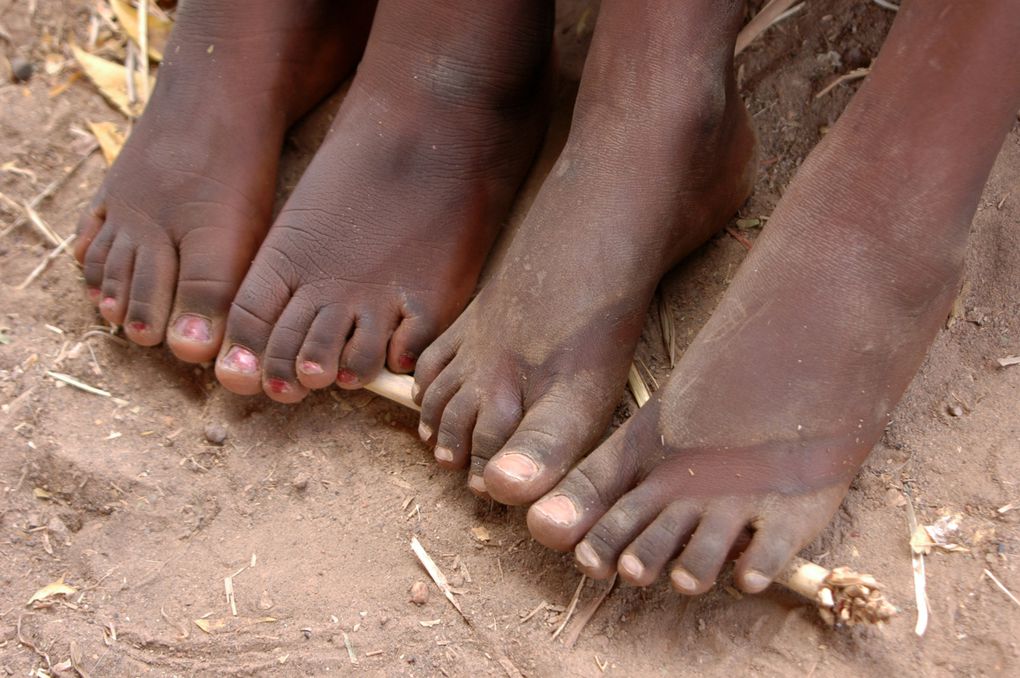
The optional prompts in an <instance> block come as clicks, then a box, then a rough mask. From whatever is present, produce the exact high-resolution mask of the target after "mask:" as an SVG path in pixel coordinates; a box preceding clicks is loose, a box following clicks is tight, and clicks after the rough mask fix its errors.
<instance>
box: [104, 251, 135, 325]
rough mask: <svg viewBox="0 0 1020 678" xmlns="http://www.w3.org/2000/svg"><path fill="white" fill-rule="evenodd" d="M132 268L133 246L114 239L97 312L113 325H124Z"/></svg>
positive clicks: (133, 263)
mask: <svg viewBox="0 0 1020 678" xmlns="http://www.w3.org/2000/svg"><path fill="white" fill-rule="evenodd" d="M134 268H135V247H134V245H133V244H132V243H131V241H130V240H128V239H127V238H124V237H120V238H116V239H115V240H114V242H113V246H112V247H110V253H109V254H108V255H107V257H106V266H105V267H104V268H103V284H102V286H101V287H100V297H99V312H100V313H101V314H102V315H103V317H104V318H106V319H107V320H109V321H110V322H111V323H114V324H115V325H121V324H123V323H124V314H125V313H126V312H127V306H128V299H129V298H130V294H129V292H130V290H131V276H132V273H133V272H134Z"/></svg>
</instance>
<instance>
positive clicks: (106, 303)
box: [99, 297, 117, 308]
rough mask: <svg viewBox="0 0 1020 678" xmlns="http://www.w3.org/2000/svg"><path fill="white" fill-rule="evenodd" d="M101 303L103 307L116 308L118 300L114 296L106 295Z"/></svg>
mask: <svg viewBox="0 0 1020 678" xmlns="http://www.w3.org/2000/svg"><path fill="white" fill-rule="evenodd" d="M99 305H100V306H101V307H103V308H114V307H115V306H116V305H117V300H116V299H114V298H113V297H106V298H105V299H103V301H102V303H100V304H99Z"/></svg>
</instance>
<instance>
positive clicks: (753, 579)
mask: <svg viewBox="0 0 1020 678" xmlns="http://www.w3.org/2000/svg"><path fill="white" fill-rule="evenodd" d="M771 583H772V580H771V579H769V578H768V577H766V576H765V575H763V574H762V573H761V572H758V571H757V570H748V571H747V572H745V573H744V589H745V590H746V591H748V592H749V593H758V592H760V591H764V590H765V589H767V588H768V587H769V584H771Z"/></svg>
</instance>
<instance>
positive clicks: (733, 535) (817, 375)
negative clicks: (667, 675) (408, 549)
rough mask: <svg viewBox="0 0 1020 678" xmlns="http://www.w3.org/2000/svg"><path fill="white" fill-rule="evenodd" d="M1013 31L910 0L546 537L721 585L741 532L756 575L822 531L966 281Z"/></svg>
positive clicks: (585, 555) (543, 521)
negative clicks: (721, 289)
mask: <svg viewBox="0 0 1020 678" xmlns="http://www.w3.org/2000/svg"><path fill="white" fill-rule="evenodd" d="M1017 35H1020V5H1018V4H1017V3H1015V2H1012V0H989V1H988V2H979V3H959V2H952V1H950V0H908V1H906V2H904V3H903V4H902V6H901V9H900V12H899V14H898V16H897V19H896V21H895V24H894V27H893V29H892V31H891V33H890V35H889V37H888V39H887V42H886V44H885V46H884V47H883V49H882V52H881V54H880V55H879V57H878V60H877V62H876V65H875V67H874V69H873V71H872V74H871V76H870V77H869V78H868V80H867V81H866V83H865V84H864V85H863V86H862V88H861V90H860V92H859V93H858V94H857V96H856V97H855V98H854V100H853V102H852V104H851V105H850V106H849V107H848V109H847V110H846V112H845V113H844V114H843V116H842V117H841V118H840V120H839V121H838V123H837V124H836V125H835V126H834V128H833V129H832V130H831V131H830V132H829V133H828V135H826V137H825V139H824V141H823V142H822V143H821V144H819V146H818V148H817V149H816V150H815V151H814V152H813V153H812V154H811V156H810V157H809V158H808V160H807V161H806V162H805V163H804V165H803V166H802V168H801V170H800V171H799V172H798V174H797V176H796V178H795V180H794V182H793V183H792V184H791V186H790V188H789V190H788V191H787V193H786V195H785V196H784V197H783V199H782V201H781V202H780V204H779V205H778V206H777V208H776V210H775V212H774V213H773V215H772V217H771V218H770V219H769V223H768V225H767V227H766V228H765V230H764V233H763V235H762V236H761V238H759V239H758V240H757V241H756V242H755V245H754V248H753V250H752V252H751V254H750V255H749V256H748V258H747V259H746V261H745V262H744V264H743V265H742V266H741V268H740V270H739V272H738V274H737V276H736V277H735V279H734V281H733V283H732V285H731V286H730V288H729V290H728V291H727V293H726V295H725V296H724V298H723V300H722V302H721V303H720V305H719V307H718V309H717V310H716V311H715V313H714V314H713V316H712V318H711V319H710V321H709V322H708V323H707V324H706V326H705V327H704V329H703V330H702V331H701V333H700V334H699V335H698V336H697V338H696V339H695V341H694V342H693V344H692V345H691V347H690V348H689V349H688V350H687V351H686V353H685V354H684V356H683V359H682V360H681V362H680V364H679V365H678V366H677V368H676V370H675V373H674V375H673V376H672V377H671V379H670V380H669V381H668V382H667V383H666V384H665V385H664V386H663V388H662V389H661V390H660V391H659V392H658V393H656V395H655V397H654V398H653V400H652V402H651V403H649V404H648V405H647V406H646V407H645V408H644V409H642V410H641V411H639V412H638V413H637V414H636V415H635V416H634V417H632V418H631V420H630V421H628V422H627V423H626V424H625V425H624V426H622V427H621V428H620V429H619V430H617V431H616V432H615V433H614V434H613V435H612V436H611V437H610V438H609V440H608V441H606V443H605V444H603V445H602V446H601V447H599V448H598V449H596V450H595V451H594V452H593V453H592V454H591V455H590V456H588V457H587V458H586V459H585V460H584V461H583V462H581V464H579V465H578V467H577V468H576V469H575V470H574V471H572V472H571V473H570V474H569V475H567V477H566V478H565V479H564V480H563V481H562V482H561V483H560V484H559V485H558V486H557V487H556V488H555V489H553V490H552V492H550V493H549V494H548V495H546V496H545V497H544V498H543V499H542V500H540V501H539V502H538V503H536V504H534V505H533V506H532V507H531V509H530V511H529V513H528V525H529V528H530V530H531V533H532V534H533V535H534V536H535V538H536V539H538V540H539V541H540V542H542V543H543V544H546V545H548V546H550V547H552V548H556V549H564V550H565V549H571V548H573V549H574V552H575V554H576V557H577V562H578V565H579V567H580V568H581V570H582V571H583V572H585V573H586V574H589V575H591V576H593V577H607V576H609V575H610V574H612V573H613V572H619V574H620V575H621V576H622V577H623V578H624V579H625V580H627V581H629V582H631V583H634V584H638V585H647V584H649V583H651V582H652V581H654V580H655V579H656V577H657V576H658V575H659V573H660V572H661V571H662V570H663V569H664V568H666V567H667V566H668V564H669V563H670V561H672V560H673V559H674V558H676V562H675V563H674V564H672V565H671V566H669V567H670V578H671V581H672V583H673V585H674V587H675V588H676V589H677V590H679V591H680V592H682V593H686V594H697V593H701V592H703V591H705V590H707V589H708V588H709V587H711V586H712V584H713V582H714V581H715V579H716V576H717V574H718V572H719V570H720V568H721V567H722V565H723V564H724V562H725V561H726V558H727V555H728V554H729V553H730V552H731V551H732V550H733V549H734V545H735V544H736V543H738V542H739V540H740V539H741V538H742V537H743V536H744V534H745V532H747V531H750V532H752V533H753V536H752V538H751V540H750V544H749V545H748V546H747V547H746V549H744V550H743V553H742V555H740V557H739V559H738V561H737V567H736V578H737V582H738V584H739V585H740V586H741V587H742V588H743V589H744V590H745V591H748V592H757V591H761V590H762V589H764V588H765V587H766V586H768V585H769V583H770V582H771V581H772V579H773V578H774V577H775V576H776V575H777V573H778V572H779V571H780V570H781V568H782V567H783V566H784V564H785V563H786V562H788V561H789V559H790V558H791V557H792V556H793V555H794V554H795V553H796V552H797V551H798V550H800V549H801V548H802V547H803V546H805V545H806V544H807V543H808V542H810V541H811V540H812V539H814V537H815V536H816V535H817V533H818V532H819V531H821V530H822V529H823V528H824V527H825V525H826V524H827V523H828V522H829V520H830V519H831V516H832V514H833V513H834V511H835V510H836V508H837V507H838V505H839V503H840V501H841V500H842V498H843V496H844V494H845V492H846V489H847V486H848V485H849V483H850V481H851V479H852V478H853V477H854V475H855V474H856V473H857V470H858V469H859V467H860V465H861V463H862V462H863V461H864V459H865V458H866V456H867V455H868V453H869V451H870V450H871V449H872V447H873V446H874V445H875V444H876V443H877V441H878V440H879V438H880V437H881V435H882V431H883V429H884V427H885V426H886V424H887V422H888V421H889V413H890V411H891V410H892V408H893V407H894V406H895V404H896V402H897V401H898V400H899V398H900V397H901V395H902V393H903V391H904V389H905V388H906V386H907V385H908V384H909V382H910V380H911V378H912V377H913V375H914V374H915V372H916V371H917V369H918V367H919V366H920V364H921V361H922V359H923V358H924V355H925V352H926V351H927V349H928V346H929V345H930V344H931V341H932V339H933V338H934V336H935V334H936V332H937V331H938V328H939V327H940V326H941V324H942V323H943V322H944V321H945V318H946V314H947V313H948V311H949V308H950V307H951V305H952V302H953V299H954V298H955V296H956V295H957V293H958V291H959V284H960V276H961V271H962V263H963V254H964V251H965V246H966V241H967V234H968V230H969V224H970V221H971V219H972V217H973V215H974V211H975V209H976V206H977V201H978V198H979V196H980V194H981V189H982V186H983V185H984V182H985V180H986V179H987V176H988V173H989V171H990V170H991V167H992V164H993V162H994V160H995V157H996V155H997V153H998V150H999V147H1000V146H1001V144H1002V142H1003V139H1004V138H1005V135H1006V134H1007V133H1008V131H1009V129H1010V126H1011V125H1012V124H1013V123H1014V120H1015V116H1016V111H1017V109H1018V107H1020V53H1018V52H1017V51H1016V49H1015V38H1016V36H1017ZM727 47H729V46H727ZM919 206H924V207H923V209H921V208H920V207H919ZM495 463H496V461H494V462H493V464H495ZM493 464H490V466H489V468H490V469H491V468H492V465H493ZM489 477H490V474H489V472H488V470H487V471H486V476H485V478H486V482H487V483H488V484H489V485H490V491H491V485H492V483H489V482H488V481H489Z"/></svg>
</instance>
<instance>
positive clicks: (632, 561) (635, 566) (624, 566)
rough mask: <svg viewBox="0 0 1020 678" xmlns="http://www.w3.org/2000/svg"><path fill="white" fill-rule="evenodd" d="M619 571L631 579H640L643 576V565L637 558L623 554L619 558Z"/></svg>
mask: <svg viewBox="0 0 1020 678" xmlns="http://www.w3.org/2000/svg"><path fill="white" fill-rule="evenodd" d="M620 569H621V570H623V571H624V572H625V573H626V574H627V576H628V577H631V578H633V579H641V577H642V576H644V574H645V564H644V563H642V562H641V560H640V559H639V558H638V557H637V556H635V555H632V554H630V553H624V554H623V555H622V556H620Z"/></svg>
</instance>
